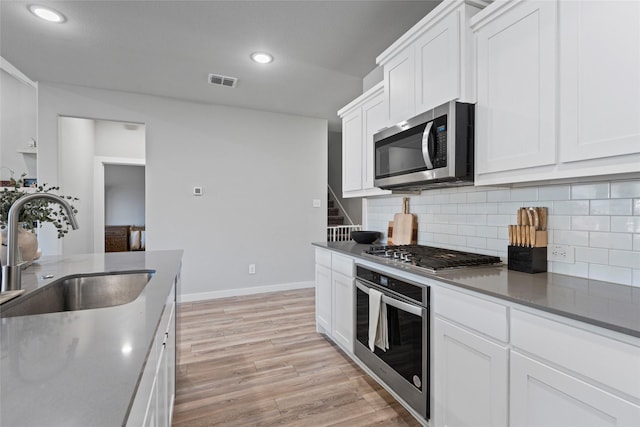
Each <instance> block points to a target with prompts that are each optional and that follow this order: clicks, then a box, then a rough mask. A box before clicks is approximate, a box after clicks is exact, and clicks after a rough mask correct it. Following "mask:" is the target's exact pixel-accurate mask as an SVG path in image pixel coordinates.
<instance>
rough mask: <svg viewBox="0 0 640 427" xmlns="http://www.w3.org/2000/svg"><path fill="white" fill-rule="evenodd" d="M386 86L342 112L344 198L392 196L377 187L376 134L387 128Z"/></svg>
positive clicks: (379, 87)
mask: <svg viewBox="0 0 640 427" xmlns="http://www.w3.org/2000/svg"><path fill="white" fill-rule="evenodd" d="M383 92H384V86H383V84H382V83H378V84H377V85H376V86H374V87H372V88H371V89H369V90H368V91H367V92H365V93H364V94H362V95H361V96H360V97H358V98H356V99H355V100H354V101H352V102H351V103H349V104H348V105H347V106H345V107H344V108H342V109H341V110H340V111H338V115H339V116H340V117H341V118H342V196H343V197H364V196H376V195H381V194H390V193H391V192H390V191H387V190H381V189H379V188H375V187H374V184H373V180H374V174H375V171H374V166H375V165H374V147H373V135H374V134H375V133H376V132H377V131H379V130H380V129H382V128H383V127H384V112H385V109H384V95H383Z"/></svg>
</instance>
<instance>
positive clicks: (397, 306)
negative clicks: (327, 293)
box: [354, 265, 430, 419]
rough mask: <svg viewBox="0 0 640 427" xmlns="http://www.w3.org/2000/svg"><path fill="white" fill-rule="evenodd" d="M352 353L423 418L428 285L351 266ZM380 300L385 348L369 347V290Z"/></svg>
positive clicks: (425, 412)
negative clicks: (353, 275)
mask: <svg viewBox="0 0 640 427" xmlns="http://www.w3.org/2000/svg"><path fill="white" fill-rule="evenodd" d="M356 269H357V275H356V276H357V277H356V289H355V292H356V297H355V305H356V307H355V328H354V331H355V332H354V333H355V335H356V337H355V338H356V339H355V340H354V353H355V355H356V357H357V358H358V359H360V360H361V361H362V362H363V363H364V364H365V365H366V366H367V367H368V368H369V369H371V371H373V372H374V373H375V374H376V375H377V376H378V377H379V378H380V379H381V380H382V381H384V382H385V384H387V385H388V386H389V387H390V388H391V389H392V390H394V391H395V392H396V393H397V394H398V395H399V396H400V397H401V398H402V399H403V400H404V401H405V402H406V403H407V404H409V405H410V406H411V407H412V408H413V409H414V410H415V411H416V412H418V413H419V414H420V415H422V416H423V417H424V418H425V419H429V415H430V413H429V409H430V408H429V389H430V374H429V350H430V346H429V330H430V325H429V287H428V286H426V285H421V284H418V283H413V282H411V281H409V280H405V279H400V278H398V277H394V276H393V275H390V274H387V273H382V272H379V271H376V270H372V269H370V268H368V267H363V266H361V265H357V266H356ZM370 289H375V290H377V291H379V292H381V293H382V302H384V303H385V304H386V313H387V330H388V340H389V348H388V349H387V350H386V351H384V350H382V349H381V348H379V347H375V349H374V351H371V350H370V348H369V344H368V343H369V291H370Z"/></svg>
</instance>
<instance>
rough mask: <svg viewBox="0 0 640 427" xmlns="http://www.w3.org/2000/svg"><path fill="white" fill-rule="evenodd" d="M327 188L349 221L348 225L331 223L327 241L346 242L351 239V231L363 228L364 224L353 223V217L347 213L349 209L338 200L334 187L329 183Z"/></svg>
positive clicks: (328, 228)
mask: <svg viewBox="0 0 640 427" xmlns="http://www.w3.org/2000/svg"><path fill="white" fill-rule="evenodd" d="M327 188H328V189H329V194H331V197H332V199H333V201H334V202H336V204H337V205H338V210H339V211H340V212H341V213H342V215H343V216H344V217H345V218H346V219H347V221H348V222H349V224H348V225H331V226H327V242H346V241H349V240H351V232H352V231H359V230H361V229H362V225H359V224H354V223H353V220H352V219H351V217H350V216H349V214H348V213H347V211H346V209H345V208H344V206H342V204H341V203H340V201H339V200H338V197H337V196H336V193H334V192H333V189H332V188H331V186H330V185H327Z"/></svg>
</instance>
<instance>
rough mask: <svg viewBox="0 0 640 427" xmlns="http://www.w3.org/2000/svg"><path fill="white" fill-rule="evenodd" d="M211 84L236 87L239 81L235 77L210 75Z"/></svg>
mask: <svg viewBox="0 0 640 427" xmlns="http://www.w3.org/2000/svg"><path fill="white" fill-rule="evenodd" d="M209 83H210V84H212V85H218V86H227V87H236V85H237V84H238V79H237V78H235V77H229V76H221V75H220V74H209Z"/></svg>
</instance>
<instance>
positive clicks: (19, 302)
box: [0, 270, 155, 317]
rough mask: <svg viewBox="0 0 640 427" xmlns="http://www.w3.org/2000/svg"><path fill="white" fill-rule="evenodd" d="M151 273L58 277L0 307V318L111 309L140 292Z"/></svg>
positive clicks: (132, 298) (131, 299) (129, 300)
mask: <svg viewBox="0 0 640 427" xmlns="http://www.w3.org/2000/svg"><path fill="white" fill-rule="evenodd" d="M154 273H155V271H154V270H138V271H122V272H117V273H97V274H78V275H72V276H65V277H62V278H60V279H58V280H56V281H54V282H51V283H49V284H48V285H46V286H43V287H42V288H39V289H37V290H35V291H33V292H30V293H28V294H26V295H24V296H22V297H20V298H16V299H14V300H13V301H10V302H7V303H6V304H3V305H2V306H0V317H15V316H29V315H33V314H44V313H57V312H61V311H75V310H87V309H92V308H104V307H114V306H117V305H122V304H126V303H129V302H131V301H133V300H135V299H136V298H138V295H140V293H141V292H142V290H143V289H144V287H145V286H146V285H147V283H148V282H149V280H151V278H152V277H153V274H154Z"/></svg>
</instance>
